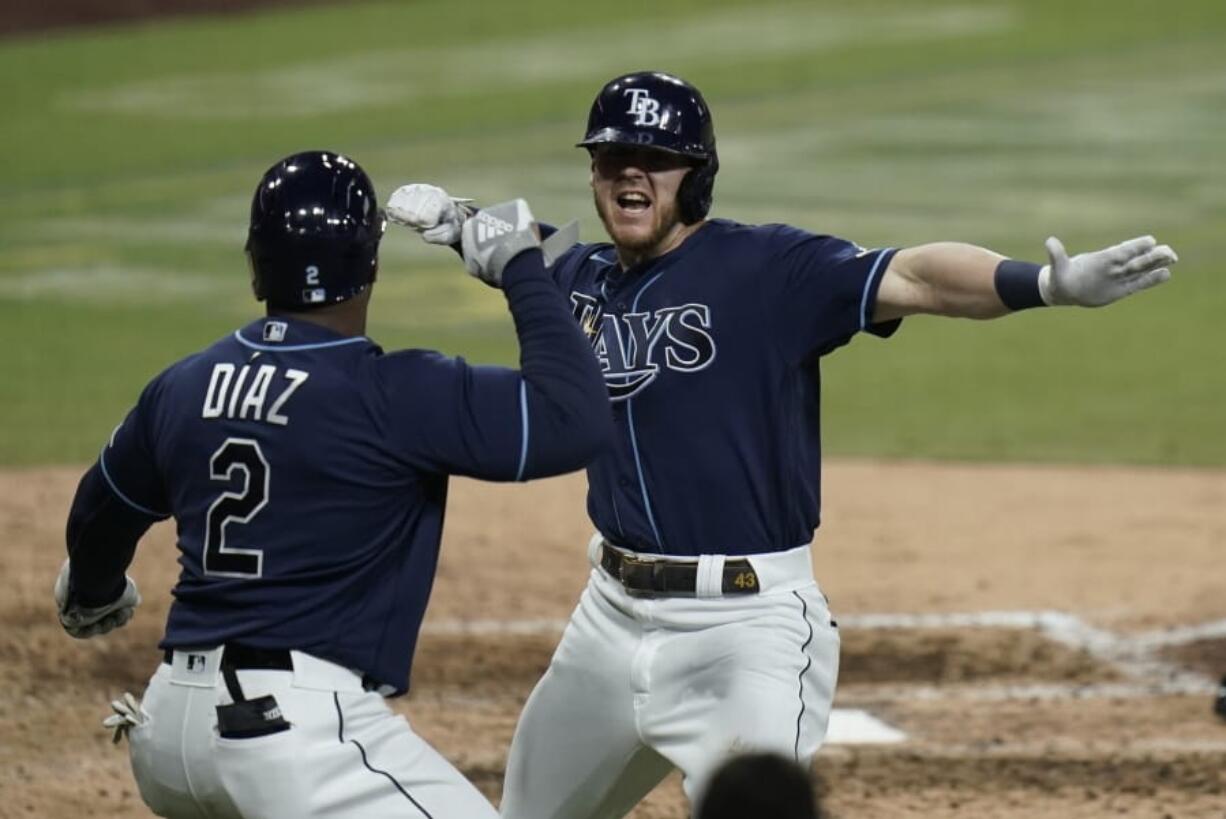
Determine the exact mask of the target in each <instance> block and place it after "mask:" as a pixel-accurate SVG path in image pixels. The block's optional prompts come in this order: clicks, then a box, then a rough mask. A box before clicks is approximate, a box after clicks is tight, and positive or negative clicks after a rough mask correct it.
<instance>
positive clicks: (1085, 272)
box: [873, 236, 1178, 322]
mask: <svg viewBox="0 0 1226 819" xmlns="http://www.w3.org/2000/svg"><path fill="white" fill-rule="evenodd" d="M1046 246H1047V252H1048V258H1049V262H1048V264H1046V265H1043V266H1040V265H1037V264H1031V263H1029V262H1020V261H1015V260H1012V259H1006V258H1005V257H1004V256H1001V255H1000V254H998V253H993V252H992V251H990V250H985V249H984V248H981V247H975V246H974V245H967V244H959V243H956V242H938V243H935V244H928V245H919V246H917V247H912V248H906V249H904V250H900V251H899V252H898V253H897V254H895V256H894V258H893V259H892V260H891V261H890V266H889V268H888V269H887V270H886V273H885V275H884V276H883V278H882V280H881V287H880V288H879V290H878V292H877V303H876V307H875V309H874V312H873V321H874V322H883V321H890V320H891V319H896V318H901V317H903V316H908V315H913V314H916V313H931V314H934V315H942V316H955V317H960V318H978V319H988V318H996V317H997V316H1003V315H1005V314H1007V313H1010V312H1013V311H1016V310H1024V309H1026V308H1028V307H1043V306H1051V305H1077V306H1081V307H1102V306H1104V305H1107V304H1111V303H1112V302H1114V301H1118V300H1119V299H1122V298H1124V297H1125V296H1128V295H1131V294H1132V293H1135V292H1137V291H1139V290H1144V289H1146V288H1149V287H1154V286H1156V285H1159V284H1161V283H1162V282H1164V281H1166V280H1167V279H1169V278H1170V276H1171V271H1170V266H1171V265H1172V264H1174V263H1175V262H1176V261H1178V257H1177V256H1176V255H1175V251H1173V250H1172V249H1171V248H1170V247H1169V246H1168V245H1159V244H1158V242H1157V241H1156V240H1155V239H1154V237H1152V236H1141V237H1138V238H1136V239H1130V240H1128V241H1126V242H1121V243H1120V244H1118V245H1113V246H1111V247H1107V248H1104V249H1102V250H1096V251H1092V252H1089V253H1081V254H1078V255H1077V256H1073V257H1072V258H1069V256H1068V254H1067V253H1066V252H1065V250H1064V245H1063V244H1061V242H1060V240H1059V239H1057V238H1055V237H1054V236H1053V237H1051V238H1049V239H1048V240H1047V243H1046Z"/></svg>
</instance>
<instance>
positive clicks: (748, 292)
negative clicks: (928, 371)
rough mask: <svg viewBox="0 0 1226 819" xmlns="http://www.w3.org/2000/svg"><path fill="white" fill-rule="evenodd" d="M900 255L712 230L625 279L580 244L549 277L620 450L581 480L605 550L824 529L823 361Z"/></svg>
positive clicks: (607, 255)
mask: <svg viewBox="0 0 1226 819" xmlns="http://www.w3.org/2000/svg"><path fill="white" fill-rule="evenodd" d="M892 255H893V250H888V249H887V250H864V249H862V248H860V247H858V246H857V245H855V244H853V243H851V242H848V241H845V240H842V239H838V238H834V237H831V236H818V235H814V234H812V233H808V232H806V231H802V230H799V229H796V228H793V227H789V226H786V225H764V226H751V225H742V224H738V223H735V222H731V221H726V220H721V219H715V220H711V221H710V222H708V223H706V224H705V225H703V226H702V227H701V228H699V230H697V231H696V232H695V233H694V234H692V235H691V236H690V237H689V238H688V239H687V240H686V241H685V242H683V243H682V244H681V245H680V246H679V247H678V248H676V249H674V250H672V251H671V252H669V253H667V254H665V255H663V256H660V257H658V258H655V259H651V260H649V261H647V262H645V263H643V264H642V265H639V266H637V267H634V268H631V269H630V270H626V271H623V270H622V269H621V268H620V266H619V265H618V263H617V260H616V255H615V252H614V250H613V248H612V246H611V245H607V244H596V245H578V246H576V247H574V248H572V249H571V250H570V251H568V252H567V254H565V255H564V256H562V257H561V258H560V259H559V260H558V261H557V263H556V264H555V265H554V267H553V269H552V272H553V275H554V278H555V280H556V281H557V282H558V285H559V286H560V287H561V289H562V291H563V292H564V293H565V294H568V295H569V298H570V301H571V305H572V307H573V310H574V315H575V318H576V319H577V320H578V321H579V323H580V326H581V327H582V328H583V329H584V330H585V332H586V333H587V335H588V336H589V338H590V339H591V341H592V344H593V347H594V349H595V352H596V358H597V361H598V362H599V363H600V366H601V369H602V370H603V372H604V377H605V382H606V384H607V387H608V392H609V400H610V402H611V404H612V408H613V414H614V426H615V430H616V433H615V445H614V446H613V447H611V448H610V449H608V450H607V451H606V454H604V455H603V456H601V457H600V458H598V459H597V460H596V461H595V462H593V464H592V465H590V466H589V467H588V483H589V491H588V513H589V515H590V516H591V519H592V521H593V523H595V525H596V527H597V529H599V531H600V532H601V533H602V534H603V535H604V536H605V537H606V538H607V539H609V540H610V541H611V542H613V543H614V544H617V545H619V546H623V547H625V548H629V549H633V550H635V551H639V552H651V553H661V554H672V555H697V554H754V553H761V552H771V551H778V550H782V549H791V548H795V547H796V546H800V545H803V544H805V543H808V542H809V541H810V540H811V539H812V537H813V532H814V530H815V529H816V528H817V526H818V523H819V513H820V488H821V486H820V481H821V477H820V475H821V440H820V409H819V395H820V385H821V381H820V375H819V368H818V360H819V359H820V358H821V356H822V355H824V354H826V353H828V352H830V351H831V350H834V349H835V348H837V347H839V346H842V345H843V344H846V343H847V342H848V341H849V340H850V339H851V337H852V336H853V335H854V334H855V333H856V332H858V331H860V330H868V331H869V332H871V333H874V334H876V335H880V336H888V335H890V334H892V333H893V332H894V330H895V329H897V327H898V324H899V322H897V321H894V322H889V323H886V324H883V325H879V326H874V325H872V324H871V323H870V318H871V315H872V310H873V305H874V303H875V301H876V295H877V288H878V287H879V286H880V283H881V278H882V275H883V274H884V272H885V269H886V267H887V266H888V264H889V261H890V258H891V257H892Z"/></svg>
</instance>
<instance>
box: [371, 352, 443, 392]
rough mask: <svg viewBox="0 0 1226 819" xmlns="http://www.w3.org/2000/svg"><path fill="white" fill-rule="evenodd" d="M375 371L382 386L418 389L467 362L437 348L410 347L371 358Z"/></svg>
mask: <svg viewBox="0 0 1226 819" xmlns="http://www.w3.org/2000/svg"><path fill="white" fill-rule="evenodd" d="M372 365H373V367H374V372H375V374H376V376H377V378H378V380H379V381H380V382H381V383H382V384H383V385H384V386H388V385H392V386H396V387H405V388H408V389H410V390H421V389H422V388H424V387H427V386H428V385H430V384H431V383H435V382H437V380H438V379H441V378H448V377H450V376H452V375H454V374H455V373H456V372H459V371H461V370H463V369H464V368H465V367H466V366H467V363H466V362H465V361H464V359H463V358H461V357H459V356H451V355H447V354H446V353H441V352H439V351H438V350H430V349H426V348H419V347H410V348H407V349H404V350H393V351H391V352H387V353H384V354H383V355H380V356H378V357H377V358H375V359H373V360H372Z"/></svg>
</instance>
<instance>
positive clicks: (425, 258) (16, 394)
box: [0, 0, 1226, 465]
mask: <svg viewBox="0 0 1226 819" xmlns="http://www.w3.org/2000/svg"><path fill="white" fill-rule="evenodd" d="M1224 39H1226V7H1223V6H1222V4H1221V3H1220V2H1219V0H1174V1H1173V2H1168V3H1164V4H1162V7H1161V14H1158V13H1157V12H1156V11H1155V10H1154V7H1153V5H1152V4H1150V3H1147V2H1131V3H1129V2H1119V0H1116V2H1100V1H1099V0H1093V1H1092V2H1078V1H1077V0H1066V1H1065V2H1055V0H1052V1H1051V2H1047V1H1046V0H1045V1H1044V2H1020V0H1019V2H968V1H967V0H963V1H962V2H958V0H950V1H949V2H906V0H895V1H894V2H876V1H874V2H861V3H856V4H847V3H839V2H834V1H833V0H830V1H829V2H812V3H786V4H777V3H760V2H754V3H750V2H719V3H712V2H697V1H696V0H694V1H693V2H672V3H668V4H662V3H658V2H657V3H632V4H623V5H621V6H619V8H618V13H617V14H610V11H609V8H608V7H606V6H602V5H600V4H596V5H592V4H581V3H572V2H565V3H564V2H557V1H556V0H551V2H541V3H532V4H526V6H525V7H524V8H518V9H516V10H515V12H514V13H513V14H509V13H507V8H506V7H505V6H501V5H496V4H493V3H488V2H473V3H444V2H415V3H362V4H345V5H343V6H334V7H327V6H325V7H316V8H310V9H305V10H301V11H284V10H282V11H276V12H268V13H258V14H251V15H245V16H235V17H224V18H216V19H210V18H204V19H192V20H180V21H174V22H164V23H150V24H140V25H125V26H116V27H107V28H100V29H95V30H92V31H83V32H71V33H63V34H55V35H51V36H36V37H30V38H26V39H10V40H8V41H3V42H0V98H2V99H3V100H4V102H5V108H6V116H5V117H4V118H3V119H0V247H2V248H3V252H2V253H0V326H2V327H3V328H4V337H5V338H6V339H8V343H7V344H5V345H4V350H5V352H4V353H2V354H0V399H3V400H2V401H0V428H2V429H3V433H2V435H0V463H2V464H33V463H43V462H78V461H81V460H83V459H87V458H89V457H92V455H93V453H94V452H95V451H96V449H97V447H98V445H99V444H100V442H101V441H102V440H103V438H104V437H105V435H106V434H107V433H108V432H109V430H110V429H111V427H112V426H113V425H114V424H115V423H117V422H118V420H119V419H120V418H121V417H122V415H123V413H124V412H125V411H126V409H127V408H128V406H129V405H130V403H131V402H132V401H133V400H134V399H135V397H136V395H137V393H138V392H139V390H140V388H141V387H142V386H143V384H144V383H145V381H146V380H147V379H148V378H149V377H151V376H152V375H153V374H154V373H156V372H157V371H158V370H160V369H161V368H162V367H163V366H165V364H167V363H169V362H170V361H171V360H173V359H174V358H175V357H177V356H179V355H182V354H185V353H187V352H190V351H192V350H194V349H196V348H198V347H200V346H202V345H204V344H206V343H208V342H209V341H211V340H212V339H213V338H215V337H217V336H219V335H221V334H223V333H225V332H228V331H229V330H231V329H232V328H233V327H234V325H236V324H238V323H240V322H242V321H245V320H246V319H247V318H248V317H250V316H252V315H253V314H254V313H255V312H256V307H255V305H254V303H253V302H251V301H250V300H249V297H248V290H247V284H246V272H245V265H244V262H243V259H242V256H241V250H240V248H241V245H242V241H243V234H244V224H245V218H246V209H247V203H248V197H249V195H250V191H251V189H252V187H253V185H254V184H255V181H256V179H257V178H258V177H259V174H260V173H261V172H262V171H263V170H264V168H266V167H267V166H268V165H269V164H271V162H272V161H274V160H275V159H277V158H279V157H280V156H282V155H284V154H287V153H290V152H292V151H295V150H300V149H303V148H311V147H334V148H338V149H341V150H344V151H346V152H348V153H350V154H351V155H353V156H354V157H355V158H357V159H358V160H359V161H360V162H361V163H362V164H363V165H364V166H365V167H366V168H367V170H369V171H370V172H371V174H372V176H374V178H375V181H376V185H377V187H378V189H379V190H380V192H381V194H382V195H383V196H386V195H387V193H390V191H391V190H392V189H393V188H394V187H395V186H396V185H398V184H401V183H402V182H407V181H411V180H415V179H416V180H425V181H434V182H437V183H440V184H443V185H445V186H447V187H448V188H450V189H452V190H453V191H455V192H457V193H460V194H467V195H472V196H477V197H479V198H480V199H482V200H484V201H498V200H499V199H500V198H506V197H507V196H510V195H513V194H514V195H519V194H522V195H526V196H528V197H529V199H530V201H531V202H532V203H533V207H534V209H535V211H536V212H537V214H538V215H540V216H541V217H542V218H552V219H554V220H559V221H560V220H562V219H564V218H566V217H568V216H570V215H579V216H581V217H582V220H583V228H584V231H585V235H586V236H587V237H589V238H592V237H596V236H599V235H600V229H599V225H598V223H597V222H596V220H595V219H594V217H593V216H592V215H591V204H590V199H589V193H588V190H587V185H586V173H587V169H586V162H585V158H584V156H583V155H582V153H581V152H579V151H576V150H575V149H573V148H571V145H572V144H573V143H574V141H575V139H576V138H577V137H578V136H579V135H580V131H581V129H582V125H583V121H584V117H585V116H586V111H587V106H588V104H589V102H590V100H591V97H592V96H593V94H594V93H595V91H596V89H597V88H599V86H600V85H601V83H602V82H603V81H604V80H606V79H608V78H609V77H611V76H613V75H614V74H617V73H621V72H622V71H623V70H630V69H634V68H643V67H659V68H664V69H668V70H673V71H676V72H678V73H681V74H682V75H684V76H687V77H689V78H691V79H693V80H694V81H695V82H697V83H698V84H699V85H700V86H701V87H702V88H703V90H704V92H705V93H706V95H707V98H708V100H709V102H710V103H711V104H712V106H713V109H714V112H715V117H716V126H717V131H718V134H719V141H720V142H719V144H720V150H721V157H722V159H723V169H722V170H721V172H720V176H719V180H718V184H717V188H716V193H717V197H716V208H715V215H719V216H725V217H729V218H736V219H740V220H742V221H750V222H755V221H786V222H790V223H792V224H796V225H799V226H802V227H806V228H809V229H812V230H815V231H819V232H826V233H835V234H838V235H843V236H847V237H849V238H853V239H856V240H857V241H859V242H860V243H862V244H865V245H907V244H914V243H919V242H923V241H929V240H935V239H960V240H964V241H971V242H976V243H979V244H984V245H987V246H989V247H992V248H994V249H996V250H999V251H1000V252H1003V253H1008V254H1011V255H1016V256H1020V257H1027V258H1032V259H1035V260H1040V259H1041V254H1042V252H1043V251H1042V240H1043V238H1044V237H1046V236H1047V235H1048V234H1052V233H1054V234H1057V235H1059V236H1061V238H1063V239H1064V240H1065V243H1066V245H1068V246H1069V248H1070V249H1071V250H1074V251H1076V250H1086V249H1091V248H1094V247H1096V246H1101V245H1103V244H1107V243H1112V242H1115V241H1118V240H1120V239H1123V238H1126V237H1129V236H1133V235H1137V234H1140V233H1146V232H1152V233H1154V234H1156V235H1157V236H1159V238H1160V239H1162V240H1163V241H1167V242H1170V243H1171V244H1172V245H1174V246H1175V248H1176V249H1177V250H1178V252H1179V254H1180V257H1181V262H1180V264H1179V265H1178V267H1177V269H1176V278H1175V280H1174V281H1173V282H1172V283H1171V284H1169V285H1167V286H1165V287H1163V288H1160V289H1159V290H1157V291H1154V292H1151V293H1147V294H1143V295H1142V296H1141V297H1138V298H1136V299H1135V300H1132V301H1130V302H1127V303H1124V304H1120V305H1116V306H1114V307H1111V308H1108V309H1106V310H1101V311H1077V310H1071V309H1065V310H1050V311H1032V313H1030V314H1024V315H1019V316H1016V317H1010V318H1008V319H1005V320H1002V321H997V322H989V323H975V322H967V321H948V320H939V319H932V318H917V319H912V320H909V321H908V322H906V324H905V325H904V327H903V329H902V330H901V331H900V332H899V334H898V335H897V336H896V337H895V338H894V339H892V340H890V341H888V342H878V341H876V340H872V339H867V338H866V339H862V340H858V341H857V342H855V343H853V344H852V345H851V346H849V347H848V348H846V349H845V350H842V351H840V352H839V353H838V354H836V355H834V356H832V357H831V358H830V359H829V361H828V362H827V365H826V368H825V412H824V424H825V440H826V448H827V451H828V452H833V453H840V454H866V455H879V456H895V457H953V458H975V459H997V458H1003V459H1018V460H1035V461H1089V462H1137V463H1154V464H1203V465H1222V464H1224V463H1226V434H1223V430H1222V419H1223V415H1224V412H1223V410H1224V409H1226V377H1224V376H1223V371H1224V370H1226V367H1224V366H1223V364H1224V361H1223V359H1224V358H1226V356H1224V355H1223V344H1222V341H1221V338H1222V331H1221V329H1220V327H1221V322H1222V316H1223V314H1226V279H1224V278H1223V276H1222V275H1221V273H1220V270H1221V267H1222V265H1221V263H1220V261H1219V260H1220V259H1223V258H1226V162H1223V147H1224V146H1226V140H1224V138H1223V137H1222V134H1224V133H1226V80H1224V79H1223V78H1224V77H1226V52H1223V50H1222V49H1221V47H1220V43H1221V42H1223V40H1224ZM382 269H383V275H382V279H381V282H380V285H379V287H378V290H377V294H378V295H377V298H376V301H375V306H374V310H373V314H372V327H371V330H372V334H373V335H374V336H375V337H376V338H377V339H378V340H380V341H381V342H382V343H383V344H384V345H385V346H387V347H400V346H409V345H415V346H416V345H420V346H432V347H439V348H441V349H444V350H446V351H448V352H453V353H462V354H465V355H467V356H469V357H470V358H473V359H476V360H484V361H498V362H513V361H514V360H515V358H516V351H515V345H514V337H513V334H512V332H511V329H510V323H509V321H508V319H507V317H506V315H505V311H504V308H503V304H502V301H501V298H500V296H499V295H498V294H497V293H495V292H492V291H489V290H488V289H486V288H483V287H481V286H480V285H478V284H476V283H475V282H473V281H471V280H469V279H467V277H465V276H464V275H463V273H462V272H461V270H460V269H459V266H458V264H457V263H456V261H455V259H454V258H453V256H452V255H451V254H450V253H449V252H448V251H445V250H440V249H437V248H430V247H425V246H423V245H421V243H420V242H418V241H417V240H416V239H414V238H413V237H411V236H409V235H407V234H405V233H403V232H399V231H394V232H393V233H391V234H389V237H388V239H387V240H386V241H385V244H384V253H383V268H382Z"/></svg>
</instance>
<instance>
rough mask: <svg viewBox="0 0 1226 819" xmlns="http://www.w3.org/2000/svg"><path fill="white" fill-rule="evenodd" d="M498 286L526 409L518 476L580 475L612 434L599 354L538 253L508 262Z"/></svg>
mask: <svg viewBox="0 0 1226 819" xmlns="http://www.w3.org/2000/svg"><path fill="white" fill-rule="evenodd" d="M502 281H503V291H504V292H505V293H506V296H507V302H508V304H509V305H510V308H511V315H512V316H513V317H514V320H515V330H516V333H517V335H518V336H519V363H520V371H521V373H522V375H523V380H524V385H525V393H526V405H527V410H528V416H527V417H528V423H527V428H528V436H529V437H528V448H527V455H526V460H525V463H524V472H523V474H522V476H521V477H522V478H524V479H527V478H535V477H542V476H545V475H555V474H559V473H562V472H570V471H573V470H575V469H580V468H582V467H583V466H586V465H587V463H588V462H589V461H590V460H591V459H592V458H593V457H595V456H596V455H597V454H598V453H599V452H600V450H601V449H603V447H604V446H605V444H606V443H607V442H608V441H609V440H610V438H611V437H612V434H613V414H612V411H611V409H610V407H609V399H608V391H607V388H606V386H605V382H604V377H603V376H602V375H601V373H600V369H599V365H598V364H597V363H596V356H595V354H594V353H593V352H592V347H591V344H590V343H589V342H588V340H587V337H586V336H584V335H583V332H582V331H581V330H580V329H579V325H578V324H576V323H575V320H574V318H573V316H572V315H571V311H570V309H569V307H568V305H567V303H566V301H565V299H564V298H563V297H562V294H561V292H560V291H559V290H558V288H557V286H556V285H555V284H554V282H553V279H552V278H551V277H550V275H549V274H548V273H547V272H546V271H545V268H544V266H543V261H542V259H541V253H540V251H537V250H533V251H529V252H527V253H521V254H519V255H518V256H516V257H515V258H514V259H512V260H511V263H510V264H509V265H507V269H506V270H505V271H503V277H502Z"/></svg>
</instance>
